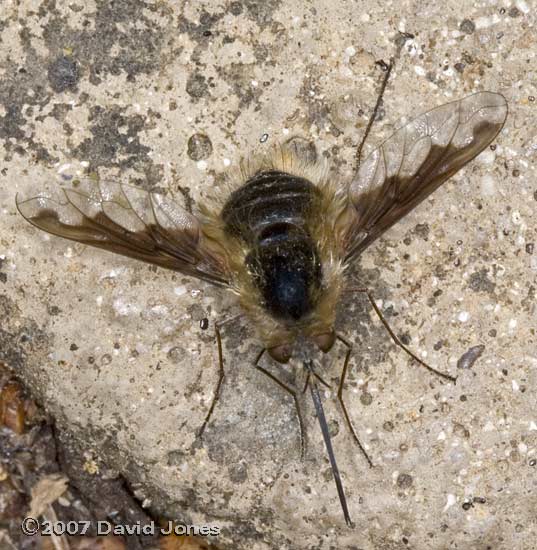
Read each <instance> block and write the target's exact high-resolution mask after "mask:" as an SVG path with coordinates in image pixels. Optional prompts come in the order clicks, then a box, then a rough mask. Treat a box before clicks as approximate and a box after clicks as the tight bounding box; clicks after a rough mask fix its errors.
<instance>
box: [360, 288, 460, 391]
mask: <svg viewBox="0 0 537 550" xmlns="http://www.w3.org/2000/svg"><path fill="white" fill-rule="evenodd" d="M349 290H351V291H352V292H362V293H364V294H365V295H366V296H367V297H368V299H369V302H370V303H371V305H372V306H373V309H374V310H375V313H376V314H377V315H378V318H379V319H380V321H381V322H382V324H383V325H384V328H385V329H386V330H387V331H388V334H389V335H390V336H391V337H392V340H393V341H394V342H395V344H396V345H398V346H399V347H400V348H402V349H403V350H404V351H406V353H408V355H410V357H412V359H414V360H415V361H417V362H418V363H419V364H420V365H421V366H422V367H425V368H426V369H427V370H428V371H429V372H432V373H433V374H436V376H440V377H441V378H444V379H445V380H449V381H450V382H453V383H455V382H456V381H457V377H456V376H450V375H449V374H444V373H443V372H440V371H437V370H436V369H433V367H431V366H429V365H428V364H427V363H425V362H424V361H422V360H421V359H420V358H419V357H418V356H417V355H415V354H414V353H412V352H411V351H410V350H409V349H408V348H407V347H406V346H405V345H404V344H403V342H401V340H400V339H399V338H398V337H397V336H396V335H395V333H394V332H393V330H392V329H391V327H390V325H389V324H388V321H386V319H385V318H384V315H382V312H381V311H380V308H379V307H378V306H377V304H376V303H375V300H374V299H373V296H372V294H371V292H369V290H368V289H367V288H353V289H349Z"/></svg>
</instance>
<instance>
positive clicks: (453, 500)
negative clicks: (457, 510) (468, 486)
mask: <svg viewBox="0 0 537 550" xmlns="http://www.w3.org/2000/svg"><path fill="white" fill-rule="evenodd" d="M456 502H457V498H456V497H455V495H452V494H451V493H449V494H448V496H447V502H446V505H445V506H444V509H443V510H442V512H445V511H447V510H448V509H449V508H451V507H452V506H453V505H454V504H455V503H456Z"/></svg>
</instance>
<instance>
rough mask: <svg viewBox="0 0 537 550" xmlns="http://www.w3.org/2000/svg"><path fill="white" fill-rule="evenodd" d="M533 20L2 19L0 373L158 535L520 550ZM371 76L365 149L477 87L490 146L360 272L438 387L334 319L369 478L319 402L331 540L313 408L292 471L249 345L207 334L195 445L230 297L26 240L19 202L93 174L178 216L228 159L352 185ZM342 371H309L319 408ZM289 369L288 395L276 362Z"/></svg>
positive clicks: (17, 7)
mask: <svg viewBox="0 0 537 550" xmlns="http://www.w3.org/2000/svg"><path fill="white" fill-rule="evenodd" d="M536 13H537V3H536V2H535V1H531V0H526V1H524V0H521V1H515V2H510V1H509V0H505V1H503V0H499V1H495V0H492V1H488V2H479V3H470V2H460V1H458V0H445V1H443V2H431V1H425V2H423V1H410V0H401V1H400V2H386V3H384V2H372V1H363V2H351V1H345V0H337V1H328V0H314V1H311V2H300V1H298V0H293V1H290V2H282V1H279V0H264V1H247V2H224V1H220V0H216V1H214V0H212V1H203V2H188V3H183V2H160V1H154V2H151V1H140V0H122V1H118V2H114V3H112V2H107V1H103V0H90V1H82V0H74V1H72V2H58V1H54V0H37V1H34V0H21V1H19V2H14V1H11V0H3V1H2V2H1V3H0V144H1V149H0V156H1V162H0V212H1V214H0V358H1V360H2V361H4V362H6V363H8V364H9V365H10V366H11V367H13V368H14V369H15V370H16V372H17V374H18V375H19V376H20V377H21V378H22V380H23V381H24V382H25V383H26V385H27V386H28V387H29V388H30V389H31V390H32V391H33V392H34V393H35V395H36V396H37V397H38V399H39V401H40V402H41V403H42V404H43V405H44V406H45V407H46V409H47V411H49V412H50V413H51V414H52V415H53V416H54V417H55V418H57V420H58V422H59V424H60V425H61V426H62V427H64V428H65V429H68V430H70V431H71V432H73V434H74V435H75V436H76V437H77V438H79V439H80V440H81V441H83V442H84V445H85V446H86V447H87V453H88V457H89V459H91V460H94V461H95V462H96V463H97V464H99V463H100V462H101V461H102V463H105V464H107V465H108V467H111V468H114V469H116V470H117V471H119V472H121V473H122V474H123V475H124V476H125V477H126V478H127V479H128V480H130V482H131V483H133V484H134V487H135V488H136V491H137V496H138V497H139V498H141V500H145V505H146V506H149V507H150V508H151V509H152V510H153V511H154V512H157V513H160V514H166V515H168V516H169V517H171V518H175V519H178V520H183V521H185V522H187V523H197V524H205V523H210V524H214V525H219V526H220V527H221V528H222V532H221V534H220V536H219V537H217V538H216V539H215V542H216V543H217V544H220V545H221V547H222V548H233V549H242V548H245V549H246V548H247V549H249V550H261V549H269V548H270V549H273V548H274V549H281V550H283V549H293V550H298V549H313V548H318V549H329V548H330V549H331V548H338V549H354V550H358V549H360V550H370V549H375V550H376V549H379V550H386V549H399V548H413V549H417V550H425V549H445V548H458V549H466V548H474V549H482V550H485V549H488V548H490V549H493V550H500V549H509V550H514V549H520V550H528V549H532V548H535V544H536V543H535V540H536V539H537V528H536V517H537V465H536V461H537V406H536V405H537V397H536V396H537V351H536V334H535V330H536V322H535V320H536V303H535V289H536V286H537V282H536V275H537V251H535V250H534V243H535V241H536V240H537V227H536V221H535V220H536V219H537V216H536V208H537V174H536V164H537V163H536V161H537V101H536V100H535V98H536V97H537V87H536V83H537V70H536V63H537V60H536V57H535V53H536V51H537V43H536V37H537V32H536V28H535V22H536ZM390 57H394V58H395V60H396V67H395V70H394V74H393V77H392V79H391V81H390V83H389V85H388V88H387V91H386V95H385V99H384V102H383V105H382V109H381V113H380V116H379V120H378V121H377V123H376V124H375V126H374V128H373V131H372V134H371V136H370V139H369V141H368V143H367V150H371V149H372V148H373V147H374V146H375V145H378V144H379V143H380V142H381V141H382V139H383V138H385V137H387V136H388V135H389V134H390V133H391V132H392V131H393V130H394V128H396V127H397V126H398V125H400V124H401V123H402V122H403V121H404V118H403V117H405V118H406V119H408V118H409V117H412V115H416V114H419V113H420V112H422V111H424V110H427V109H429V108H432V107H434V106H437V105H440V104H442V103H446V102H448V101H452V100H454V99H458V98H461V97H463V96H465V95H468V94H471V93H473V92H475V91H479V90H491V91H498V92H501V93H503V94H504V95H505V97H506V98H507V100H508V102H509V109H510V114H509V118H508V120H507V123H506V126H505V128H504V130H503V131H502V133H501V134H500V136H499V137H498V139H497V140H496V142H495V144H494V147H493V148H489V149H487V150H486V151H485V152H484V153H483V154H482V155H481V156H480V157H479V158H478V159H476V160H475V161H474V162H472V163H471V164H469V165H467V166H466V167H465V168H464V169H463V170H462V171H461V172H459V173H458V174H457V175H456V176H455V177H453V178H452V179H451V180H450V181H449V182H448V183H446V184H445V185H444V186H443V187H442V188H441V189H439V190H438V191H436V192H435V193H434V194H433V195H432V196H431V197H430V198H428V199H426V200H425V202H424V203H422V204H421V205H420V206H419V207H418V208H416V209H415V210H414V211H413V212H412V213H411V214H410V215H408V216H407V217H406V218H405V219H404V220H403V221H401V222H400V223H398V224H397V225H396V226H395V227H393V228H392V229H391V230H389V231H388V232H387V233H386V234H385V236H383V237H382V238H381V239H380V240H379V241H377V242H376V243H375V244H374V245H372V246H371V247H370V248H369V249H368V250H367V251H366V252H365V253H364V254H363V255H362V256H361V258H360V259H359V260H358V262H357V265H356V269H355V270H354V272H353V275H352V276H353V277H355V278H356V280H357V284H360V285H366V286H368V287H369V288H371V290H372V292H373V293H374V295H375V297H376V298H377V300H378V301H379V304H381V307H382V309H383V311H384V312H385V314H386V316H387V318H388V319H389V322H390V324H391V326H392V327H393V329H394V330H395V332H396V333H397V334H398V335H400V336H401V337H402V339H403V340H404V341H405V342H407V343H408V345H409V347H410V348H411V349H412V350H413V351H414V352H415V353H417V354H418V355H419V356H420V357H421V358H423V359H424V360H425V361H427V362H429V363H430V364H431V365H432V366H434V367H436V368H438V369H439V370H443V371H445V372H449V373H451V374H453V375H458V376H459V378H458V381H457V384H456V385H452V384H449V383H445V382H443V381H441V380H439V379H437V378H435V377H433V376H431V375H430V374H429V373H428V372H427V371H425V370H424V369H423V368H421V367H419V366H417V365H416V364H414V363H412V361H411V360H410V359H409V358H408V357H407V356H406V355H405V353H404V352H403V351H401V350H400V349H398V348H396V347H395V346H394V345H393V343H392V342H391V341H390V339H389V337H388V335H387V334H386V332H385V331H384V329H383V327H382V325H381V324H380V323H379V321H378V319H377V318H376V317H375V315H374V313H373V312H372V311H371V308H370V307H368V304H367V303H366V301H365V300H364V298H363V297H361V296H356V298H353V299H352V300H346V303H345V304H342V307H341V308H340V315H339V320H338V328H339V330H340V331H341V332H342V334H344V335H345V336H346V337H347V338H348V339H349V340H350V341H351V342H352V343H353V344H354V347H355V348H354V352H353V354H352V359H351V363H350V373H349V377H348V385H347V389H346V392H345V398H346V402H347V407H348V409H349V411H350V414H351V417H352V420H353V422H354V424H355V425H356V427H357V431H358V433H359V436H360V438H361V440H362V442H363V443H364V444H365V445H366V447H367V450H368V453H369V454H370V456H371V458H372V460H373V462H374V465H375V467H374V468H372V469H370V468H368V466H367V464H366V462H365V460H364V458H363V456H361V454H360V452H359V451H358V449H357V448H356V446H355V445H354V442H353V440H352V438H351V436H350V434H349V432H348V430H347V427H346V425H345V422H344V419H343V417H342V414H341V411H340V410H339V408H338V406H337V403H336V401H335V392H334V391H332V392H329V391H326V392H325V394H324V397H325V407H326V411H327V414H328V416H329V418H330V425H331V429H332V433H333V434H337V435H333V444H334V447H335V452H336V456H337V458H338V462H339V467H340V470H341V472H342V476H343V482H344V485H345V488H346V493H347V500H348V503H349V507H350V512H351V516H352V518H353V520H354V522H355V524H356V527H355V529H354V530H351V529H349V528H348V527H347V526H346V525H345V523H344V521H343V518H342V514H341V511H340V506H339V502H338V499H337V494H336V490H335V486H334V483H333V479H332V476H331V473H330V468H329V464H328V460H327V457H326V453H325V450H324V447H323V443H322V439H321V434H320V430H319V428H318V426H317V424H316V420H315V418H314V415H313V406H312V404H311V403H310V402H309V395H308V394H305V395H304V396H303V408H304V416H305V421H306V426H307V433H308V451H307V455H306V458H305V459H304V460H301V459H300V447H299V435H298V427H297V422H296V416H295V413H294V410H293V404H292V401H291V400H290V399H289V397H288V396H287V395H285V394H284V393H283V392H281V391H280V390H279V388H277V387H276V386H275V385H274V384H273V383H272V382H271V381H270V380H268V379H267V378H265V377H264V376H263V375H262V374H261V373H259V372H256V371H254V370H253V368H252V366H251V365H252V362H253V360H254V358H255V355H256V353H257V351H258V350H259V342H258V341H257V340H256V338H255V334H254V332H253V330H252V328H251V327H250V326H249V325H248V323H247V322H244V321H243V322H238V323H236V324H233V325H230V326H229V327H227V328H226V329H225V332H224V333H225V337H224V353H225V358H226V365H225V366H226V374H227V376H226V379H225V383H224V387H223V390H222V396H221V400H220V403H219V404H218V406H217V408H216V410H215V413H214V416H213V419H212V421H211V423H210V425H209V427H208V429H207V432H206V435H205V438H204V440H203V442H199V441H197V440H196V435H195V434H196V430H197V429H198V428H199V426H200V425H201V423H202V422H203V419H204V417H205V414H206V412H207V409H208V406H209V404H210V401H211V397H212V393H213V390H214V387H215V383H216V380H217V368H216V364H217V362H216V361H217V355H216V345H215V339H214V322H215V321H216V320H218V319H220V320H222V319H224V318H226V317H227V316H230V315H233V314H235V313H238V308H237V306H236V302H235V298H234V296H233V295H231V294H226V293H225V292H223V291H221V290H219V289H217V288H215V287H211V286H210V285H208V284H204V283H201V282H199V281H196V280H193V279H191V278H188V277H186V276H182V275H180V274H177V273H172V272H166V271H164V270H162V269H156V268H152V267H151V266H148V265H145V264H141V263H138V262H136V261H133V260H128V259H125V258H122V257H119V256H114V255H112V254H109V253H106V252H103V251H99V250H95V249H89V248H87V247H84V246H82V245H79V244H76V243H72V242H68V241H65V240H62V239H60V238H55V237H52V236H49V235H46V234H44V233H43V232H40V231H38V230H37V229H35V228H33V227H32V226H30V225H29V224H28V223H26V222H25V221H24V220H23V219H22V218H21V216H20V215H19V214H18V213H17V211H16V208H15V195H16V193H21V194H22V195H23V196H31V195H35V194H38V193H39V192H40V191H43V190H47V189H48V190H51V189H53V188H55V187H57V186H58V185H59V184H60V183H62V182H64V183H67V184H69V178H70V177H79V176H81V175H83V174H85V173H88V172H96V173H98V174H99V176H100V177H101V178H113V179H119V180H121V181H125V182H128V181H130V182H134V183H138V184H140V185H142V186H144V187H146V188H150V187H154V186H159V187H163V188H169V189H170V190H171V191H172V192H173V193H174V194H175V195H176V196H177V197H179V199H181V200H184V201H185V202H186V203H188V204H192V205H194V208H195V205H196V204H199V203H201V202H203V201H208V200H210V197H211V196H212V195H214V194H217V193H219V192H220V190H221V189H222V185H223V180H224V174H225V173H226V171H228V170H229V169H232V168H233V167H236V166H237V165H238V162H239V160H240V158H241V156H245V155H248V154H251V153H255V152H262V151H264V150H266V148H267V147H269V146H271V145H273V144H274V143H275V142H277V141H282V140H285V139H287V138H288V137H289V136H292V135H296V136H300V137H301V138H304V139H306V140H308V141H313V142H314V143H315V145H316V148H317V151H318V154H320V155H322V156H324V157H326V158H327V159H328V161H329V162H330V164H331V166H332V167H333V168H334V170H336V171H337V172H338V173H339V174H340V175H341V179H342V181H348V180H349V179H350V177H351V175H352V169H353V155H354V152H355V149H356V145H357V144H358V143H359V141H360V138H361V135H362V132H363V130H364V127H365V125H366V123H367V117H368V115H369V113H370V112H371V108H372V106H373V105H374V102H375V98H376V92H377V90H378V85H379V80H380V78H381V77H382V71H381V70H380V68H379V67H378V66H377V65H376V64H375V62H376V61H379V60H381V59H382V60H384V61H388V60H389V58H390ZM264 134H267V135H268V139H267V138H266V137H265V138H263V139H262V136H263V135H264ZM203 317H207V318H208V319H209V320H210V327H209V329H208V330H205V331H202V330H201V329H200V325H199V321H200V319H201V318H203ZM476 346H482V352H481V355H480V356H479V353H477V351H476V348H475V347H476ZM471 349H473V350H474V351H473V352H471V353H470V355H467V356H466V357H465V358H464V359H463V360H462V362H461V357H462V356H463V355H464V354H465V353H466V352H468V351H469V350H471ZM480 349H481V348H477V350H480ZM343 355H344V350H343V349H341V348H339V347H337V346H336V348H335V349H334V351H332V352H331V353H330V354H329V355H327V356H326V357H317V356H316V358H317V359H318V361H319V362H320V363H321V364H322V369H323V370H322V373H323V376H324V378H325V379H326V380H327V381H329V382H330V383H331V384H332V387H336V386H337V379H338V376H339V374H340V369H341V362H342V359H343ZM458 362H459V366H460V365H461V364H463V365H464V368H457V364H458ZM267 365H269V366H270V363H267ZM273 367H274V366H273ZM271 368H272V367H271ZM284 370H286V371H288V373H293V372H295V371H296V372H297V373H299V374H300V376H301V373H300V370H301V366H300V364H299V363H298V362H296V361H295V362H292V363H291V364H290V366H288V367H285V368H284ZM300 376H299V375H298V374H297V378H300Z"/></svg>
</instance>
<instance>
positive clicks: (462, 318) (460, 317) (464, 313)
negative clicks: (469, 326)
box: [457, 311, 470, 323]
mask: <svg viewBox="0 0 537 550" xmlns="http://www.w3.org/2000/svg"><path fill="white" fill-rule="evenodd" d="M457 319H458V320H459V321H460V322H461V323H466V321H468V319H470V314H469V313H468V312H467V311H461V312H460V313H459V315H458V316H457Z"/></svg>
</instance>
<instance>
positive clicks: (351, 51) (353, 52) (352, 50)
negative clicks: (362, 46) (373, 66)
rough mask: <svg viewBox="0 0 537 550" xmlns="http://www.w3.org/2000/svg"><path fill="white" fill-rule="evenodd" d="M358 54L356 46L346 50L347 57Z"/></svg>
mask: <svg viewBox="0 0 537 550" xmlns="http://www.w3.org/2000/svg"><path fill="white" fill-rule="evenodd" d="M355 53H356V48H355V47H354V46H349V47H348V48H345V55H347V56H349V57H352V56H353V55H354V54H355Z"/></svg>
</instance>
